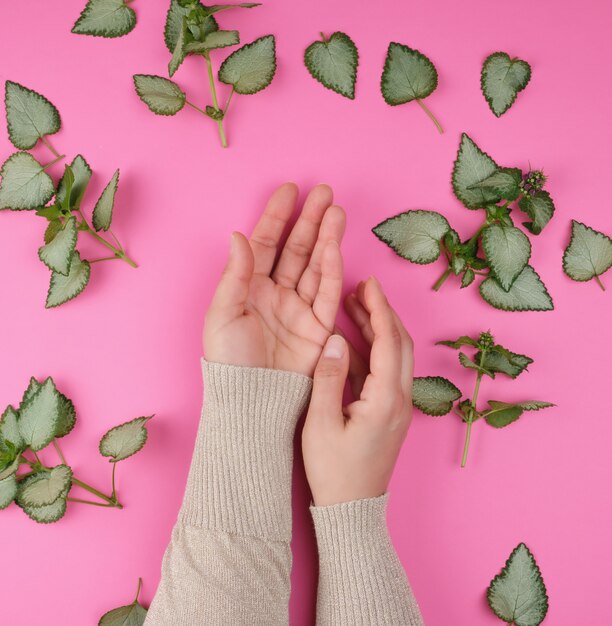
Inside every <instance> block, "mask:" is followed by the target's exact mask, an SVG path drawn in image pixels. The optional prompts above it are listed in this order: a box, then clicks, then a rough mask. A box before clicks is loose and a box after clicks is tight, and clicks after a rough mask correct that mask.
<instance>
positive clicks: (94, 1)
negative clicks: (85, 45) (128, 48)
mask: <svg viewBox="0 0 612 626" xmlns="http://www.w3.org/2000/svg"><path fill="white" fill-rule="evenodd" d="M134 26H136V13H135V12H134V9H132V8H131V7H129V6H127V4H126V3H125V2H124V0H89V1H88V2H87V4H86V5H85V8H84V9H83V11H82V13H81V15H80V16H79V19H78V20H77V21H76V23H75V24H74V26H73V27H72V32H73V33H75V34H77V35H92V36H94V37H107V38H112V37H123V35H127V34H128V33H129V32H131V31H132V30H134Z"/></svg>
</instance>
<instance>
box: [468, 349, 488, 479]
mask: <svg viewBox="0 0 612 626" xmlns="http://www.w3.org/2000/svg"><path fill="white" fill-rule="evenodd" d="M487 352H488V350H487V349H486V348H483V349H482V350H481V352H480V362H479V363H478V365H479V367H480V368H481V370H482V368H483V367H484V359H485V355H486V354H487ZM482 376H483V372H482V371H479V372H478V374H477V375H476V385H475V386H474V395H473V396H472V403H471V410H470V412H469V413H468V415H467V418H468V419H467V431H466V433H465V443H464V444H463V456H462V457H461V467H465V464H466V463H467V457H468V451H469V449H470V437H471V435H472V423H473V421H474V416H475V415H476V412H477V410H476V402H477V401H478V392H479V391H480V382H481V381H482Z"/></svg>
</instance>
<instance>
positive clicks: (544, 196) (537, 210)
mask: <svg viewBox="0 0 612 626" xmlns="http://www.w3.org/2000/svg"><path fill="white" fill-rule="evenodd" d="M518 205H519V208H520V209H521V211H525V213H527V215H528V216H529V218H530V219H531V222H523V226H524V227H525V228H526V229H527V230H528V231H529V232H531V233H533V234H534V235H539V234H540V233H541V232H542V230H543V229H544V226H546V224H548V222H550V220H551V218H552V216H553V214H554V212H555V205H554V203H553V201H552V198H551V197H550V194H549V193H548V191H537V192H536V193H535V194H533V195H529V194H528V195H526V196H524V197H523V198H521V199H520V200H519V203H518Z"/></svg>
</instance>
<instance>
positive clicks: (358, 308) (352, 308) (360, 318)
mask: <svg viewBox="0 0 612 626" xmlns="http://www.w3.org/2000/svg"><path fill="white" fill-rule="evenodd" d="M344 308H345V309H346V312H347V314H348V316H349V317H350V318H351V320H352V321H353V323H354V324H355V325H356V326H357V328H359V330H360V331H361V334H362V335H363V338H364V339H365V340H366V342H367V343H368V344H369V345H370V346H371V345H372V342H373V341H374V331H373V330H372V324H371V323H370V314H369V313H368V312H367V311H366V310H365V308H364V306H363V304H361V302H359V299H358V298H357V295H356V294H354V293H349V294H348V295H347V296H346V298H345V300H344Z"/></svg>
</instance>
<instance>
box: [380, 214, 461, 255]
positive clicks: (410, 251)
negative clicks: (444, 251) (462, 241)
mask: <svg viewBox="0 0 612 626" xmlns="http://www.w3.org/2000/svg"><path fill="white" fill-rule="evenodd" d="M449 230H450V226H449V224H448V222H447V220H446V218H445V217H444V216H443V215H440V213H436V212H435V211H405V212H404V213H400V214H399V215H395V216H394V217H390V218H389V219H386V220H385V221H384V222H381V223H380V224H378V225H377V226H375V227H374V228H373V229H372V232H373V233H374V234H375V235H376V236H377V237H378V238H379V239H380V240H381V241H382V242H384V243H386V244H387V245H388V246H389V247H390V248H391V249H392V250H394V251H395V253H396V254H398V255H399V256H401V257H402V258H403V259H407V260H408V261H412V262H413V263H419V264H421V265H423V264H427V263H433V262H434V261H435V260H436V259H437V258H438V257H439V256H440V240H441V239H442V238H443V237H444V235H446V233H448V231H449Z"/></svg>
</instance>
